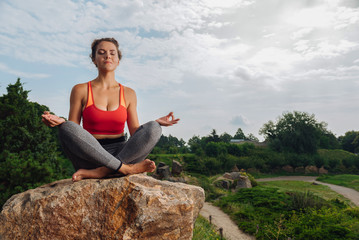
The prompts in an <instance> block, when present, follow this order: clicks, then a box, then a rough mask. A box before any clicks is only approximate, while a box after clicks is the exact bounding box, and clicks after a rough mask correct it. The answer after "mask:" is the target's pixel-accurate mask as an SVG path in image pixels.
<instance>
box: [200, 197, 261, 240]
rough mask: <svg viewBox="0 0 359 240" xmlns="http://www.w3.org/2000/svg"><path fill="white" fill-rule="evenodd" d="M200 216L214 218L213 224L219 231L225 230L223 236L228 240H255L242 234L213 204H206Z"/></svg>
mask: <svg viewBox="0 0 359 240" xmlns="http://www.w3.org/2000/svg"><path fill="white" fill-rule="evenodd" d="M200 214H201V215H202V216H203V217H205V218H206V219H207V220H208V219H209V216H210V215H211V216H212V224H213V225H215V226H216V228H217V229H219V228H223V236H224V237H225V238H226V239H227V240H254V239H256V238H255V237H253V236H250V235H248V234H245V233H244V232H242V231H241V230H240V229H239V228H238V226H237V225H236V224H235V223H234V222H233V221H232V220H231V219H230V218H229V216H228V215H227V214H225V213H224V212H223V211H222V210H221V209H220V208H219V207H216V206H213V205H212V204H211V203H208V202H205V203H204V205H203V208H202V209H201V212H200Z"/></svg>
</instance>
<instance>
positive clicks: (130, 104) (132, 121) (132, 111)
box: [124, 87, 140, 136]
mask: <svg viewBox="0 0 359 240" xmlns="http://www.w3.org/2000/svg"><path fill="white" fill-rule="evenodd" d="M124 94H125V101H126V105H127V127H128V131H129V132H130V135H131V136H132V135H133V134H134V133H135V132H136V130H137V129H138V128H139V126H140V124H139V122H138V115H137V96H136V92H135V91H134V90H133V89H132V88H129V87H124Z"/></svg>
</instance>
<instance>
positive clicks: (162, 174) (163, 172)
mask: <svg viewBox="0 0 359 240" xmlns="http://www.w3.org/2000/svg"><path fill="white" fill-rule="evenodd" d="M157 174H158V177H159V179H168V178H169V177H170V176H171V173H170V167H169V166H167V165H166V166H162V167H158V168H157Z"/></svg>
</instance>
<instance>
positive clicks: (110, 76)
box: [95, 72, 118, 88]
mask: <svg viewBox="0 0 359 240" xmlns="http://www.w3.org/2000/svg"><path fill="white" fill-rule="evenodd" d="M95 81H96V82H97V83H98V84H99V85H102V86H103V87H105V88H110V87H114V86H117V85H118V84H117V82H116V79H115V72H99V73H98V76H97V78H95Z"/></svg>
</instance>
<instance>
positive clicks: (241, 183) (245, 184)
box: [235, 176, 252, 191]
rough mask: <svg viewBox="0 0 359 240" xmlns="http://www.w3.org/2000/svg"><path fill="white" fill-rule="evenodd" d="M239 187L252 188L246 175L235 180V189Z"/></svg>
mask: <svg viewBox="0 0 359 240" xmlns="http://www.w3.org/2000/svg"><path fill="white" fill-rule="evenodd" d="M240 188H252V184H251V181H250V180H249V178H248V177H247V176H241V177H240V179H238V180H237V181H236V189H235V190H236V191H238V190H239V189H240Z"/></svg>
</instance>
